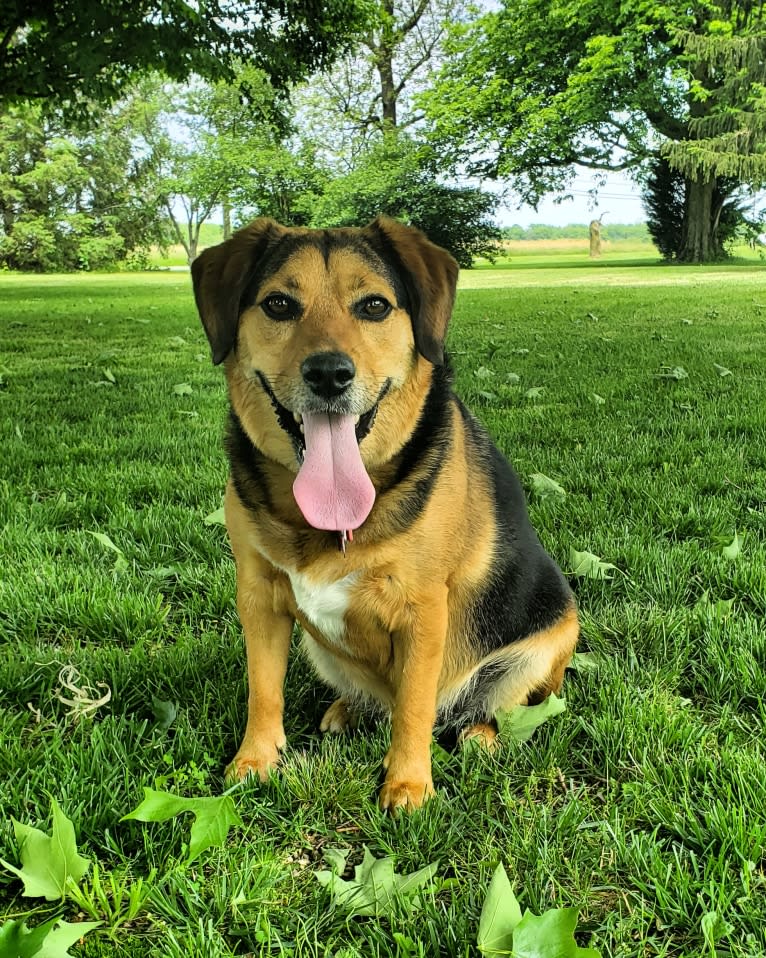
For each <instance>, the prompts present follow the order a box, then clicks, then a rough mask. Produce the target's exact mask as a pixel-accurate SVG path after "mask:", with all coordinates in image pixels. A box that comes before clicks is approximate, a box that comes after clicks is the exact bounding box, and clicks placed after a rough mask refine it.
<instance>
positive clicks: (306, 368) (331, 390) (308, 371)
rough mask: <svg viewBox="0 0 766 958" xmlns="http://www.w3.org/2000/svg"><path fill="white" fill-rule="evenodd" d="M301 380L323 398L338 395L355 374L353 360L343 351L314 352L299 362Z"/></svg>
mask: <svg viewBox="0 0 766 958" xmlns="http://www.w3.org/2000/svg"><path fill="white" fill-rule="evenodd" d="M301 375H302V376H303V381H304V382H305V383H306V384H307V385H308V386H310V387H311V390H312V392H315V393H316V394H317V396H321V397H322V398H323V399H332V398H333V397H334V396H339V395H340V394H341V393H342V392H343V390H344V389H346V388H347V386H348V385H349V384H350V383H351V381H352V380H353V378H354V376H355V375H356V368H355V366H354V361H353V360H352V359H351V357H350V356H347V355H346V354H345V353H314V355H313V356H307V357H306V359H304V360H303V362H302V363H301Z"/></svg>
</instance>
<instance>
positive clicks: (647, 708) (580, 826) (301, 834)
mask: <svg viewBox="0 0 766 958" xmlns="http://www.w3.org/2000/svg"><path fill="white" fill-rule="evenodd" d="M0 333H1V337H2V338H1V342H2V351H1V352H0V376H1V377H2V379H1V380H0V449H2V467H1V468H0V648H1V649H2V653H3V654H2V657H1V658H0V858H2V859H4V860H5V861H6V862H9V863H11V864H13V865H17V864H18V862H19V856H18V851H17V843H16V840H15V837H14V830H13V827H12V823H11V817H12V816H13V817H14V818H15V819H17V820H18V821H20V822H22V823H25V824H29V825H34V826H37V827H38V828H42V829H44V830H46V831H49V830H50V798H51V797H53V798H55V799H56V800H57V801H58V802H59V804H60V805H61V807H62V809H63V811H64V812H65V813H66V815H67V816H68V817H69V818H71V819H72V821H73V822H74V824H75V828H76V832H77V840H78V844H79V849H80V851H81V853H82V854H84V855H85V856H86V857H87V858H88V859H90V861H91V863H92V864H91V867H90V871H89V872H88V874H87V876H86V877H85V878H84V879H83V880H82V882H81V885H82V891H81V893H80V894H79V896H78V897H77V901H76V903H75V901H73V900H72V899H71V898H68V899H67V900H66V902H65V903H64V904H63V905H60V904H58V903H57V902H55V901H53V902H48V903H46V902H45V901H44V900H41V899H33V898H24V897H22V896H21V891H22V885H21V882H20V881H19V880H18V879H17V878H16V877H15V876H14V875H13V874H12V873H11V872H10V871H8V870H6V869H5V868H3V867H1V866H0V924H1V923H2V920H3V919H20V918H26V920H27V921H28V923H29V925H30V926H34V925H36V924H38V923H39V922H41V921H43V920H44V919H45V918H46V917H52V916H54V915H63V916H64V917H65V918H66V919H67V920H68V921H77V920H94V919H101V920H102V921H104V925H102V927H101V928H99V929H97V930H94V931H92V932H91V933H90V934H89V935H88V936H87V938H85V941H84V944H81V945H75V946H73V949H72V953H73V954H75V955H90V956H95V955H99V956H111V955H115V954H119V955H120V956H123V955H124V956H127V958H146V956H150V958H153V956H156V958H165V956H171V958H172V956H178V958H182V956H183V958H188V956H192V958H197V956H198V958H222V956H230V955H249V954H254V955H299V956H331V955H332V956H338V958H341V956H343V958H351V956H357V955H359V956H363V958H367V956H377V955H381V956H388V955H391V956H394V955H396V956H401V958H409V956H416V955H420V956H433V955H445V956H468V955H474V954H477V951H476V944H475V943H476V936H477V930H478V923H479V914H480V911H481V907H482V903H483V901H484V898H485V895H486V892H487V888H488V885H489V880H490V877H491V875H492V872H493V870H494V868H495V866H496V864H497V863H498V862H502V863H503V864H504V865H505V868H506V871H507V873H508V875H509V877H510V879H511V882H512V884H513V887H514V890H515V893H516V896H517V898H518V899H519V901H520V903H521V905H522V908H529V909H531V910H532V911H533V912H535V913H538V914H539V913H541V912H542V911H544V910H546V909H550V908H559V907H562V906H572V907H574V908H577V909H578V910H579V924H578V926H577V927H578V930H577V937H578V941H579V943H580V945H582V946H586V945H591V946H592V947H594V948H597V949H598V950H599V952H600V954H601V956H602V958H644V956H686V958H701V956H713V955H714V954H717V955H718V956H719V958H723V956H735V958H763V956H764V955H766V870H765V869H766V858H765V854H764V845H765V843H766V771H765V770H766V747H765V746H764V734H763V728H764V720H765V719H766V704H764V703H765V702H766V630H765V629H764V617H765V616H766V400H765V399H764V397H765V396H766V270H764V269H763V268H759V266H758V264H757V263H753V264H752V265H750V266H746V267H743V266H741V267H739V268H736V267H727V268H720V267H710V268H694V269H678V268H668V267H661V266H653V265H646V266H640V267H632V268H631V267H629V266H625V265H609V264H608V263H604V262H602V263H600V264H598V265H596V266H592V267H591V266H586V265H584V264H583V265H579V266H568V265H564V266H561V265H560V264H559V268H553V267H551V266H550V264H549V265H547V266H546V265H543V266H542V267H541V266H540V265H539V264H538V265H535V266H534V268H530V269H524V268H522V267H521V266H519V267H518V268H513V266H512V267H511V268H507V269H497V270H489V269H487V270H478V271H475V272H473V273H468V274H465V275H464V278H463V282H462V287H461V291H460V293H459V295H458V302H457V308H456V315H455V321H454V325H453V328H452V332H451V338H450V342H451V351H452V355H453V358H454V362H455V365H456V367H457V370H458V375H457V382H458V387H459V391H460V392H461V393H462V394H463V396H464V397H465V398H466V399H467V400H468V401H469V403H470V404H471V405H472V406H473V407H474V409H475V410H476V411H477V413H478V414H479V415H480V416H481V417H482V418H483V419H484V420H485V421H486V423H487V424H488V426H489V428H490V429H491V431H492V432H493V434H494V435H495V437H496V438H497V440H498V442H499V443H500V445H501V447H502V448H503V449H504V451H505V452H506V453H507V454H508V455H509V457H510V458H511V459H512V461H513V462H514V463H515V465H516V468H517V470H518V472H519V473H520V475H521V477H522V480H523V482H524V484H525V486H526V487H527V489H528V490H530V509H531V512H532V516H533V519H534V521H535V523H536V526H537V528H538V530H539V532H540V535H541V538H542V539H543V541H544V543H545V544H546V546H547V547H548V548H549V550H550V551H551V552H552V553H553V554H554V555H555V556H556V557H557V558H558V560H559V561H560V563H561V564H562V566H563V567H564V568H565V569H567V570H569V571H570V572H571V571H572V560H571V559H570V549H572V548H574V549H576V550H579V551H584V550H588V551H590V552H592V553H594V554H596V555H598V556H599V557H601V558H602V559H603V560H604V561H605V562H609V563H613V564H614V566H615V567H616V570H612V578H611V579H607V580H596V579H591V578H583V577H573V579H572V581H573V584H574V587H575V589H576V591H577V595H578V599H579V602H580V607H581V611H582V620H583V640H582V646H581V648H582V650H583V651H585V650H588V651H590V652H592V653H594V659H593V660H591V662H590V664H591V665H593V664H594V662H595V666H596V667H595V668H590V669H585V668H579V669H577V670H572V671H570V672H569V674H568V679H567V683H566V685H565V695H566V698H567V710H566V711H565V712H564V713H563V714H562V715H560V716H558V717H556V718H554V719H551V720H550V721H549V722H547V723H546V724H545V725H543V726H542V727H541V728H540V729H539V730H538V731H537V732H536V734H535V736H534V737H533V738H532V739H531V740H530V741H529V742H528V743H526V744H515V743H513V742H508V743H506V744H505V746H504V747H503V749H502V750H501V751H500V752H499V753H498V754H495V755H492V756H487V755H483V754H478V753H476V752H472V753H470V754H467V755H464V754H461V753H457V754H453V755H449V756H448V755H446V754H444V753H442V752H438V753H437V755H436V768H435V772H436V785H437V790H438V796H437V798H436V799H435V800H434V801H432V802H431V803H430V804H429V805H428V806H427V807H426V809H424V810H423V811H422V812H420V813H417V814H414V815H412V816H411V817H400V818H398V819H390V818H386V817H383V816H382V815H381V814H380V813H379V812H378V810H377V808H376V805H375V794H376V790H377V787H378V781H379V771H380V760H381V758H382V756H383V754H384V752H385V747H386V744H385V743H386V739H387V735H388V730H387V728H386V727H385V726H380V727H378V728H367V729H365V731H364V733H363V734H361V735H357V736H356V737H353V738H349V739H345V740H342V741H337V740H336V741H328V740H323V739H321V738H320V736H319V735H318V733H317V731H316V729H317V725H318V720H319V717H320V716H321V714H322V711H323V709H324V707H325V706H326V704H327V703H328V702H329V701H330V700H331V696H330V694H329V693H328V691H327V690H325V689H323V688H322V687H320V686H319V685H317V684H315V683H314V682H313V680H312V679H311V677H310V676H309V674H308V672H307V668H306V666H305V665H304V663H302V662H301V661H300V659H299V658H298V657H296V658H295V659H294V660H293V662H292V665H291V669H290V672H289V675H288V681H287V703H288V704H287V715H286V727H287V734H288V739H289V750H288V752H287V755H286V762H285V768H284V770H283V772H282V774H281V775H280V777H278V778H277V779H275V780H274V781H273V782H272V783H270V784H269V785H267V786H263V787H261V786H255V785H253V786H249V787H247V788H239V789H237V790H235V791H234V793H233V799H234V801H235V803H236V807H237V810H238V812H239V815H240V816H241V817H242V820H243V822H244V827H236V828H234V829H233V830H232V831H230V833H229V837H228V840H227V842H226V844H225V847H223V848H211V849H209V850H207V851H206V852H204V853H203V854H202V855H200V857H199V858H198V859H197V860H196V861H195V862H194V863H193V864H192V865H191V866H188V867H187V866H185V865H184V858H185V852H184V843H185V842H188V840H189V825H190V817H189V816H188V815H186V816H183V817H180V818H177V819H175V820H173V821H167V822H165V823H160V824H142V823H140V822H137V821H121V818H122V816H123V815H124V814H125V813H127V812H128V811H130V810H131V809H133V808H134V807H135V806H136V805H138V803H139V802H140V801H141V799H142V796H143V792H142V789H143V787H157V788H163V789H165V790H168V791H173V792H176V793H177V794H180V795H184V796H193V797H196V796H200V797H204V796H211V795H217V794H219V792H220V791H221V789H222V788H223V783H222V770H223V767H224V765H225V763H226V762H227V761H228V759H229V758H231V756H232V754H233V752H234V750H235V748H236V746H237V744H238V738H239V735H240V733H241V730H242V728H243V724H244V717H245V694H246V689H245V679H244V657H243V650H242V643H241V640H240V636H239V629H238V625H237V622H236V617H235V611H234V606H233V601H232V600H233V591H234V575H233V569H232V563H231V561H230V557H229V552H228V547H227V544H226V540H225V535H224V531H223V529H222V527H221V526H220V525H216V524H211V525H207V524H205V522H204V521H203V520H204V519H205V517H207V516H208V515H209V514H211V513H213V512H214V511H215V510H216V509H217V508H218V507H219V506H220V504H221V496H222V491H223V486H224V482H225V476H226V465H225V461H224V455H223V452H222V449H221V432H222V422H223V415H224V409H225V391H224V386H223V381H222V375H221V373H220V371H219V370H216V369H214V368H213V367H212V366H211V365H210V363H209V361H208V352H207V344H206V342H205V340H204V336H203V334H202V331H201V328H200V327H199V324H198V320H197V318H196V313H195V310H194V307H193V302H192V297H191V293H190V289H189V281H188V276H186V275H185V274H183V273H155V274H147V275H137V274H126V275H119V276H106V275H105V276H71V277H69V276H66V277H63V276H45V277H20V276H10V275H3V276H0ZM178 387H181V388H178ZM534 473H543V474H545V475H547V476H549V477H551V478H552V479H555V480H556V481H557V482H558V483H560V484H561V486H562V487H563V488H564V489H565V491H566V496H565V497H563V498H562V497H560V496H559V497H553V498H551V497H548V498H540V497H538V496H537V495H536V494H535V493H534V491H533V490H532V479H531V476H532V474H534ZM92 533H100V534H104V535H106V536H108V537H109V540H111V542H112V543H113V544H114V546H115V547H116V548H117V549H118V550H120V551H119V552H117V551H115V550H114V549H112V548H110V547H109V545H108V541H107V540H104V539H103V538H98V537H96V536H94V535H93V534H92ZM735 533H736V540H735ZM733 542H734V546H733V547H731V545H732V543H733ZM727 546H728V547H729V548H728V549H727V550H726V551H724V550H725V548H726V547H727ZM738 547H739V548H738ZM65 666H74V668H76V670H77V672H78V673H79V679H75V681H74V683H73V684H74V685H76V686H79V687H81V688H85V689H86V692H85V693H83V694H84V695H85V697H86V698H87V699H89V700H92V699H98V698H100V697H102V696H105V695H106V693H107V691H108V692H110V693H111V698H110V700H109V701H108V702H106V703H105V704H103V705H100V706H98V707H96V708H94V710H93V711H92V712H90V713H89V714H87V715H84V716H80V717H79V718H78V717H77V715H76V714H74V713H73V710H72V707H71V706H70V705H67V704H65V703H64V702H62V701H61V698H66V699H69V700H72V699H73V698H74V697H75V693H73V692H72V691H71V690H70V691H65V690H64V689H63V688H62V686H61V684H60V679H59V677H60V673H61V670H62V668H64V667H65ZM99 683H101V684H99ZM86 687H89V688H90V691H88V690H87V688H86ZM159 702H171V703H173V704H174V705H175V707H176V709H177V714H176V715H175V719H174V721H172V723H171V724H170V725H169V727H167V728H165V727H164V725H166V724H167V722H168V721H170V719H171V718H172V712H171V713H168V711H167V708H166V707H163V706H161V705H160V704H159ZM163 717H165V719H166V721H165V722H163V721H162V718H163ZM364 846H366V847H367V848H368V849H369V850H370V851H371V852H372V853H373V854H374V855H375V856H376V857H381V856H392V857H393V859H394V861H395V863H396V869H397V871H399V872H402V873H404V872H410V871H412V870H414V869H416V868H421V867H422V866H424V865H427V864H429V863H431V862H437V861H438V863H439V864H438V870H437V874H438V876H439V881H438V882H437V883H436V884H435V885H434V886H432V888H431V890H430V891H427V892H426V893H424V895H423V896H422V899H421V901H420V907H419V909H418V910H416V911H414V912H413V913H412V914H411V915H407V914H406V913H405V912H404V910H403V908H402V909H400V910H398V911H396V912H395V917H393V918H391V919H388V918H385V919H374V918H350V919H349V918H346V917H345V916H344V915H343V914H342V913H341V911H340V910H338V909H334V908H333V907H332V905H331V899H330V895H329V892H328V890H327V889H326V888H325V887H323V886H322V885H321V884H320V882H319V881H318V880H317V879H316V877H315V872H316V871H318V870H320V869H322V868H324V867H326V866H325V864H324V862H323V855H324V852H325V851H326V850H327V849H333V848H340V849H344V850H349V863H350V864H358V863H359V862H360V861H361V859H362V854H363V848H364ZM131 894H132V896H133V897H132V904H131V900H130V895H131ZM713 913H715V915H716V916H717V919H716V918H713V917H711V915H713ZM703 924H704V927H705V928H713V929H714V932H713V934H718V935H719V936H720V937H719V940H718V942H717V944H716V946H715V948H716V950H715V951H714V950H713V949H712V948H711V947H710V946H709V945H708V944H706V939H705V934H704V932H703ZM0 934H1V933H0ZM1 944H2V939H0V945H1ZM0 954H1V955H3V958H4V956H5V952H3V951H2V948H0Z"/></svg>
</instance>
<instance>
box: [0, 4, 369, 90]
mask: <svg viewBox="0 0 766 958" xmlns="http://www.w3.org/2000/svg"><path fill="white" fill-rule="evenodd" d="M365 22H366V8H365V5H364V3H363V2H362V0H321V2H319V0H207V2H205V3H200V4H190V3H187V2H186V0H56V2H55V3H54V2H51V0H0V101H2V100H5V101H6V102H9V101H10V102H18V101H22V100H46V101H55V102H59V103H61V102H63V103H69V104H72V103H76V102H82V100H83V98H89V99H92V100H100V101H105V100H106V101H108V100H113V99H114V98H115V97H116V96H118V95H119V93H120V92H121V91H123V90H124V89H125V88H126V87H127V85H128V84H129V83H130V81H131V80H133V79H134V78H135V77H136V75H137V74H142V73H145V72H147V71H155V70H156V71H159V72H161V73H164V74H165V75H166V76H168V77H170V78H171V79H176V80H183V79H186V78H187V77H189V76H190V75H191V74H192V73H196V74H198V75H199V76H202V77H206V78H208V79H211V80H215V79H221V78H226V79H230V78H231V77H232V76H233V67H234V64H235V63H236V62H237V61H238V60H240V59H243V60H246V61H247V62H248V63H249V64H250V65H251V66H253V67H256V68H258V69H260V70H262V71H263V72H264V73H265V74H266V75H267V76H268V77H269V78H270V79H271V81H272V83H273V84H274V85H275V86H277V87H284V86H286V85H287V84H288V83H290V82H292V81H294V80H296V79H298V78H300V77H303V76H306V75H307V74H308V73H309V72H310V71H312V70H316V69H322V68H324V67H326V66H327V64H328V63H329V62H330V60H331V59H332V57H333V56H334V55H335V54H336V53H337V52H338V51H339V50H342V49H343V48H344V47H345V46H346V45H347V44H348V43H349V42H350V40H351V38H352V37H353V36H354V35H355V34H356V33H357V32H358V31H359V29H360V28H361V27H362V25H363V24H364V23H365Z"/></svg>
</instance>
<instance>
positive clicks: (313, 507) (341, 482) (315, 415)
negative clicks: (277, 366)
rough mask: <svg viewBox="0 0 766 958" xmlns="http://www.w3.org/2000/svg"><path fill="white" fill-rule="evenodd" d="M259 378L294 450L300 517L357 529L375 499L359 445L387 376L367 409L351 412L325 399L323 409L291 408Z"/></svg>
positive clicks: (318, 523) (321, 525)
mask: <svg viewBox="0 0 766 958" xmlns="http://www.w3.org/2000/svg"><path fill="white" fill-rule="evenodd" d="M257 377H258V381H259V382H260V384H261V386H262V387H263V390H264V392H265V393H266V395H267V396H268V397H269V400H270V401H271V405H272V406H273V408H274V412H275V414H276V417H277V422H278V423H279V425H280V427H281V428H282V429H283V430H284V432H285V433H287V435H288V436H289V437H290V440H291V441H292V444H293V448H294V449H295V455H296V458H297V460H298V467H299V468H298V475H297V477H296V479H295V482H294V484H293V495H294V496H295V501H296V502H297V504H298V507H299V508H300V510H301V512H302V513H303V516H304V518H305V519H306V521H307V522H308V523H309V525H312V526H314V528H316V529H327V530H333V531H339V532H345V531H347V530H352V529H358V528H359V526H360V525H361V524H362V523H363V522H364V520H365V519H366V518H367V516H368V515H369V514H370V510H371V509H372V506H373V503H374V501H375V487H374V486H373V484H372V480H371V479H370V477H369V476H368V474H367V470H366V469H365V467H364V463H363V462H362V457H361V454H360V452H359V444H360V443H361V442H362V440H363V439H364V438H365V437H366V436H367V435H368V434H369V432H370V430H371V429H372V427H373V425H374V423H375V417H376V415H377V413H378V408H379V407H380V403H381V402H382V400H383V398H384V397H385V395H386V393H387V392H388V391H389V389H390V388H391V382H390V380H387V381H386V382H385V383H384V385H383V388H382V389H381V391H380V393H379V394H378V397H377V399H376V400H375V403H374V405H373V406H372V407H371V408H370V409H368V410H367V411H366V412H364V413H362V414H360V415H354V414H352V413H348V412H342V411H338V408H337V403H336V404H335V406H334V408H333V404H330V403H328V404H327V407H326V408H325V409H319V410H317V409H316V408H312V409H309V408H306V409H304V410H303V411H302V412H299V411H292V410H290V409H288V408H287V407H286V406H284V405H283V404H282V403H281V402H280V401H279V400H278V399H277V397H276V395H275V394H274V390H273V389H272V388H271V386H270V384H269V382H268V380H267V379H266V377H265V376H263V375H262V374H261V373H260V372H259V373H257Z"/></svg>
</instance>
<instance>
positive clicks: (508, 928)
mask: <svg viewBox="0 0 766 958" xmlns="http://www.w3.org/2000/svg"><path fill="white" fill-rule="evenodd" d="M520 921H521V908H520V907H519V903H518V901H516V896H515V895H514V894H513V889H512V888H511V883H510V881H508V875H507V874H506V872H505V868H504V867H503V865H502V864H500V865H498V866H497V868H496V869H495V872H494V874H493V875H492V880H491V881H490V883H489V889H488V891H487V897H486V898H485V899H484V905H483V907H482V909H481V917H480V918H479V935H478V938H477V944H478V946H479V951H483V952H486V953H488V954H497V953H498V952H499V953H501V954H502V953H505V954H511V952H512V951H513V931H514V929H515V928H516V926H517V925H518V923H519V922H520Z"/></svg>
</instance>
